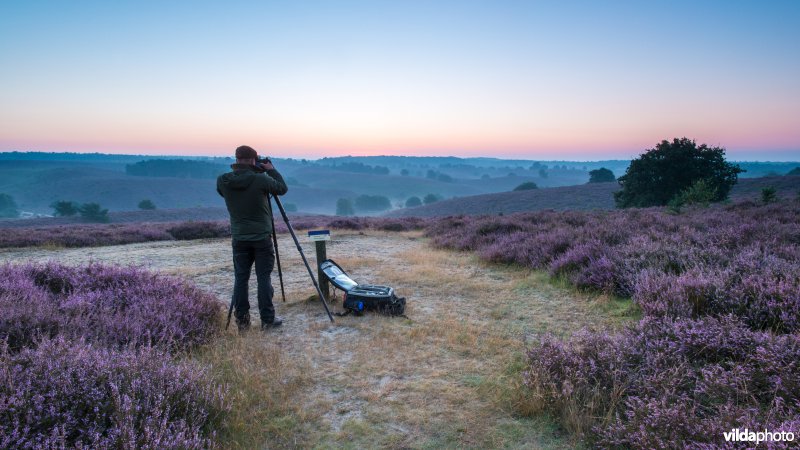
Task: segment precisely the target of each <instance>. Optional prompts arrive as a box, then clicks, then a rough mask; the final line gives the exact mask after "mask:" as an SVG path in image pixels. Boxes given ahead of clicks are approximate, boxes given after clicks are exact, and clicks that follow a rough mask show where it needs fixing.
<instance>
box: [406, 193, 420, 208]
mask: <svg viewBox="0 0 800 450" xmlns="http://www.w3.org/2000/svg"><path fill="white" fill-rule="evenodd" d="M421 204H422V200H420V199H419V197H416V196H414V197H409V198H408V200H406V208H413V207H415V206H420V205H421Z"/></svg>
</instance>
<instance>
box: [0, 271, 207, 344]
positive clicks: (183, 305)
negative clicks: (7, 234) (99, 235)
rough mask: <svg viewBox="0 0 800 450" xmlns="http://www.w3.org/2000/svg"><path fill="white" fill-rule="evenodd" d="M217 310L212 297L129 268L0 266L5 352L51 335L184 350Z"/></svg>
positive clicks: (202, 337) (200, 339)
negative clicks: (6, 345)
mask: <svg viewBox="0 0 800 450" xmlns="http://www.w3.org/2000/svg"><path fill="white" fill-rule="evenodd" d="M219 314H220V304H219V302H218V301H217V300H216V299H215V298H214V297H212V296H211V295H209V294H207V293H205V292H203V291H201V290H199V289H197V288H194V287H192V286H189V285H187V284H186V283H185V282H183V281H180V280H178V279H175V278H170V277H166V276H162V275H157V274H154V273H150V272H147V271H143V270H138V269H134V268H117V267H108V266H103V265H99V264H91V265H89V266H86V267H79V268H74V267H68V266H63V265H59V264H55V263H50V264H46V265H27V266H16V265H4V266H0V340H7V341H8V345H9V346H10V347H11V349H12V350H18V349H20V348H23V347H28V346H31V345H33V343H34V342H35V340H36V339H37V338H39V337H42V336H50V337H52V336H55V335H64V336H67V337H71V338H81V339H85V340H87V341H90V342H97V343H101V344H103V345H105V346H107V347H112V348H122V347H127V346H149V345H153V346H157V347H160V348H164V349H168V350H183V349H187V348H190V347H192V346H195V345H197V344H201V343H204V342H206V341H208V339H209V338H211V337H212V336H213V334H214V332H215V330H216V329H217V325H218V323H217V321H218V318H219Z"/></svg>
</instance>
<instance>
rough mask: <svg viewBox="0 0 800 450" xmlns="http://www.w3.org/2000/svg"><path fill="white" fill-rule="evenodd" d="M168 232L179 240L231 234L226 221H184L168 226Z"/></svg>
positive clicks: (210, 237) (211, 237)
mask: <svg viewBox="0 0 800 450" xmlns="http://www.w3.org/2000/svg"><path fill="white" fill-rule="evenodd" d="M167 233H169V234H170V235H171V236H172V237H174V238H175V239H176V240H179V241H188V240H192V239H213V238H220V237H226V236H230V235H231V230H230V226H229V225H228V224H226V223H225V222H184V223H181V224H178V225H174V226H172V227H169V228H167Z"/></svg>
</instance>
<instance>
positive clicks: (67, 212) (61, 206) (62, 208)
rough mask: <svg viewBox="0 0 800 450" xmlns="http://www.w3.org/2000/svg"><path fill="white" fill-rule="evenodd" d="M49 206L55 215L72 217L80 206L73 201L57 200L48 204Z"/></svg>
mask: <svg viewBox="0 0 800 450" xmlns="http://www.w3.org/2000/svg"><path fill="white" fill-rule="evenodd" d="M50 207H51V208H53V211H54V214H55V215H56V216H61V217H72V216H74V215H75V214H78V208H80V205H78V204H77V203H75V202H70V201H66V200H59V201H56V202H53V203H52V204H50Z"/></svg>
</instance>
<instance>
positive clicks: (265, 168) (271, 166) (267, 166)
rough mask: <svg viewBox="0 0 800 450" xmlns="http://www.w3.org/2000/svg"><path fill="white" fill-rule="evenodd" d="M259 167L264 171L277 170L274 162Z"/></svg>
mask: <svg viewBox="0 0 800 450" xmlns="http://www.w3.org/2000/svg"><path fill="white" fill-rule="evenodd" d="M259 165H260V166H261V168H262V169H264V170H275V166H273V165H272V161H270V162H268V163H266V164H259Z"/></svg>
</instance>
